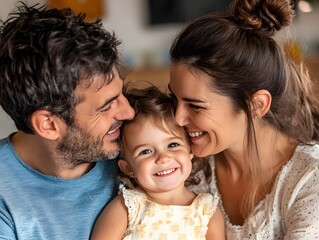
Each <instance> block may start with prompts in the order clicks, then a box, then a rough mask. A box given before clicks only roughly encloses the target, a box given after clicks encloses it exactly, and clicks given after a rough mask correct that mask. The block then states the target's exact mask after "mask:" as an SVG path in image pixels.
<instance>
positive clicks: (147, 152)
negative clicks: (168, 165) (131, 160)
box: [138, 149, 152, 155]
mask: <svg viewBox="0 0 319 240" xmlns="http://www.w3.org/2000/svg"><path fill="white" fill-rule="evenodd" d="M150 153H152V151H151V150H150V149H145V150H143V151H141V152H140V153H139V154H138V155H146V154H150Z"/></svg>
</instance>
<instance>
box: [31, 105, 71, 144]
mask: <svg viewBox="0 0 319 240" xmlns="http://www.w3.org/2000/svg"><path fill="white" fill-rule="evenodd" d="M31 124H32V127H33V129H34V131H35V132H36V133H37V134H38V135H40V136H41V137H43V138H46V139H48V140H56V139H58V138H59V136H61V131H62V130H63V129H64V130H65V123H64V122H63V121H62V120H61V119H60V118H58V117H57V116H55V115H53V114H52V113H51V112H49V111H47V110H37V111H35V112H34V113H33V114H32V116H31Z"/></svg>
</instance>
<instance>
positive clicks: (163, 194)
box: [91, 87, 225, 240]
mask: <svg viewBox="0 0 319 240" xmlns="http://www.w3.org/2000/svg"><path fill="white" fill-rule="evenodd" d="M126 96H127V98H128V100H129V102H130V104H131V106H132V107H133V108H134V110H135V112H136V115H135V118H134V119H133V120H130V121H127V122H126V123H125V124H124V126H123V131H122V143H123V152H122V157H123V159H120V160H119V162H118V165H119V167H120V169H121V171H122V174H123V176H124V178H123V176H122V181H123V183H124V184H125V187H124V185H121V186H120V192H121V193H120V194H119V195H118V197H116V198H115V199H114V200H113V201H112V202H111V203H110V204H109V205H108V206H107V207H106V208H105V209H104V211H103V213H102V214H101V216H100V218H99V219H98V220H97V223H96V225H95V227H94V230H93V234H92V237H91V240H102V239H105V240H120V239H125V240H128V239H139V240H141V239H145V240H146V239H147V240H153V239H161V240H165V239H174V240H177V239H178V240H184V239H190V240H196V239H215V240H216V239H225V226H224V219H223V217H222V213H221V210H220V209H219V207H218V198H217V197H216V196H215V195H214V196H213V195H211V194H207V193H202V194H199V195H196V194H195V193H193V192H191V191H189V190H188V189H187V188H186V187H185V181H186V180H188V181H189V182H194V181H196V178H195V172H198V169H193V172H192V158H193V154H192V153H191V152H190V146H189V142H188V137H187V135H186V133H185V131H184V129H183V128H182V127H180V126H178V124H176V122H175V120H174V104H173V99H172V98H170V97H169V96H167V95H165V94H164V93H162V92H160V90H158V89H157V88H156V87H149V88H146V89H142V90H138V89H133V90H131V91H129V92H128V93H127V95H126ZM124 159H125V160H124ZM193 161H194V164H193V165H194V166H198V164H196V161H199V160H193ZM199 165H201V164H199ZM191 172H192V173H191Z"/></svg>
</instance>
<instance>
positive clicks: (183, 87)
mask: <svg viewBox="0 0 319 240" xmlns="http://www.w3.org/2000/svg"><path fill="white" fill-rule="evenodd" d="M230 10H231V11H230V12H229V13H214V14H210V15H206V16H203V17H201V18H199V19H197V20H195V21H194V22H192V23H190V24H189V25H188V26H187V27H186V28H185V29H184V30H183V31H182V32H181V33H180V34H179V35H178V36H177V38H176V39H175V41H174V43H173V45H172V47H171V59H172V67H171V74H170V82H169V88H170V90H171V92H172V94H173V96H175V98H176V103H177V106H176V113H175V118H176V121H177V122H178V123H179V124H180V125H181V126H184V128H185V129H186V131H187V132H188V135H189V138H190V141H191V148H192V151H193V153H194V154H195V155H197V156H199V157H204V156H211V157H210V158H209V163H210V166H211V168H212V173H213V175H212V179H213V180H212V182H211V183H210V184H206V185H205V184H202V185H201V187H200V188H198V189H197V191H198V192H200V191H210V192H218V194H219V195H220V198H221V209H222V211H223V214H224V217H225V219H226V232H227V238H228V239H318V238H319V210H318V209H319V145H318V139H319V126H318V119H319V112H318V109H319V105H318V101H317V99H316V98H315V97H314V94H313V93H312V91H311V90H312V87H311V83H310V79H309V77H308V74H307V72H306V70H305V68H304V67H303V66H302V64H301V63H295V62H293V61H292V60H291V59H290V58H289V57H288V56H287V55H286V54H285V52H284V51H283V49H282V46H281V45H280V43H279V42H276V40H275V39H274V38H273V35H274V34H275V32H276V31H278V30H280V29H281V28H282V27H284V26H287V25H289V24H290V23H291V21H292V17H293V13H294V12H293V7H292V5H291V2H290V1H288V0H278V1H273V0H263V1H259V0H258V1H257V0H250V1H249V0H235V1H234V2H233V4H232V5H231V9H230Z"/></svg>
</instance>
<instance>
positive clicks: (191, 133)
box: [188, 132, 203, 137]
mask: <svg viewBox="0 0 319 240" xmlns="http://www.w3.org/2000/svg"><path fill="white" fill-rule="evenodd" d="M188 135H189V136H190V137H198V136H200V135H203V132H189V133H188Z"/></svg>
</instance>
